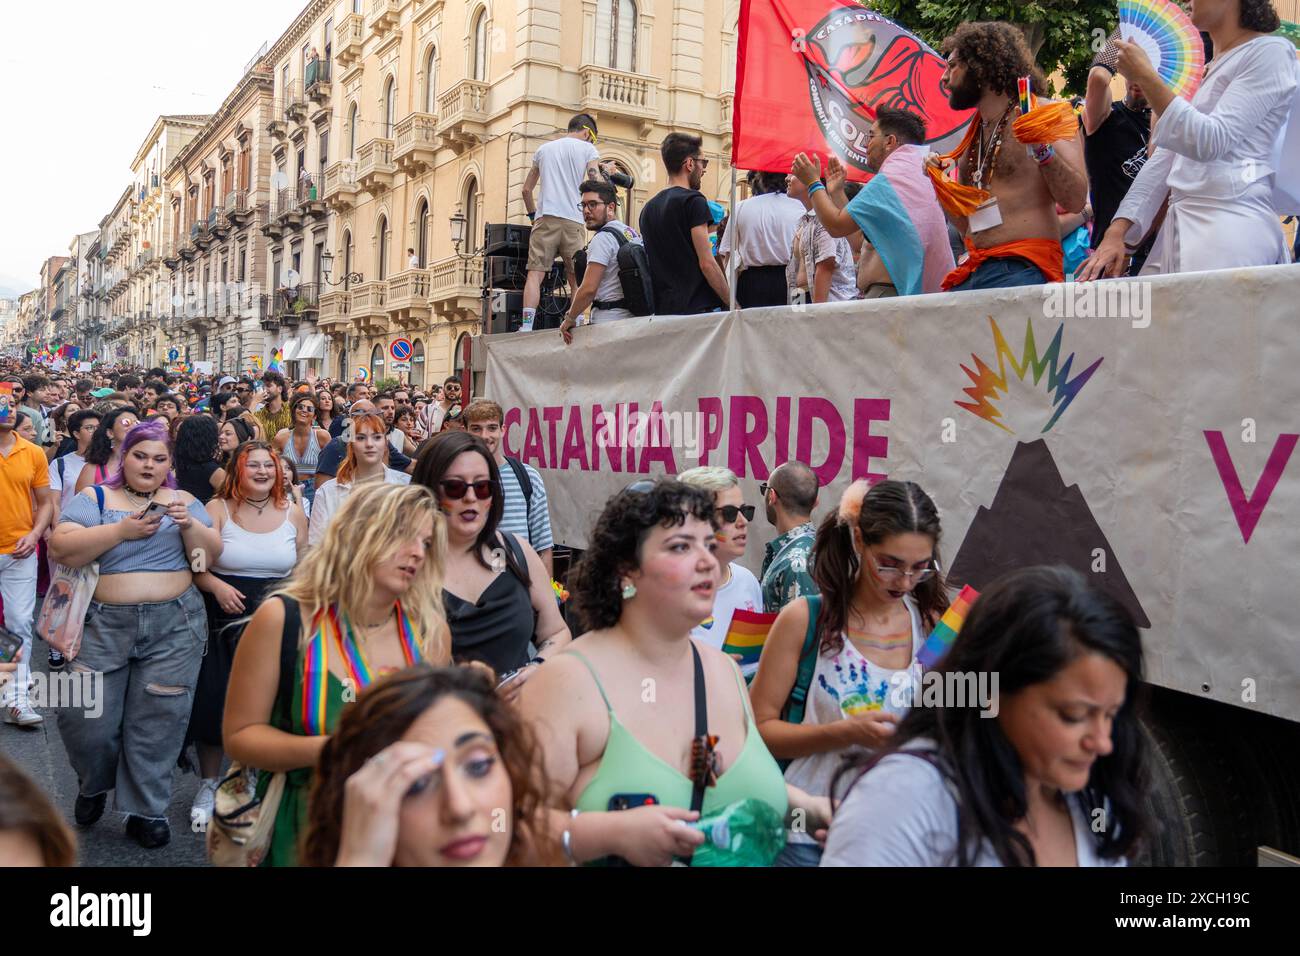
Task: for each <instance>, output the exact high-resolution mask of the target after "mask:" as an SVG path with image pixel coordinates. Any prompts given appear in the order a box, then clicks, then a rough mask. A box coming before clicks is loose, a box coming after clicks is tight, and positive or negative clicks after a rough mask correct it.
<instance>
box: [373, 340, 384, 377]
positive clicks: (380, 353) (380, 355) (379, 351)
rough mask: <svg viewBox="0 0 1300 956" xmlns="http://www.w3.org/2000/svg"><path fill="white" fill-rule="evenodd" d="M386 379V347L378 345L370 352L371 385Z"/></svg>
mask: <svg viewBox="0 0 1300 956" xmlns="http://www.w3.org/2000/svg"><path fill="white" fill-rule="evenodd" d="M383 377H384V347H383V346H382V345H376V346H375V347H374V348H373V349H372V350H371V352H370V384H371V385H373V384H375V382H378V381H379V380H380V379H381V378H383Z"/></svg>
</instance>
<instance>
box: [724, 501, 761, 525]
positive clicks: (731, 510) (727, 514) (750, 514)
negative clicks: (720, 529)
mask: <svg viewBox="0 0 1300 956" xmlns="http://www.w3.org/2000/svg"><path fill="white" fill-rule="evenodd" d="M717 511H718V516H719V517H721V518H722V523H723V524H731V523H733V522H734V521H735V520H736V516H737V515H744V516H745V520H746V521H753V520H754V506H753V505H723V506H722V507H721V508H718V509H717Z"/></svg>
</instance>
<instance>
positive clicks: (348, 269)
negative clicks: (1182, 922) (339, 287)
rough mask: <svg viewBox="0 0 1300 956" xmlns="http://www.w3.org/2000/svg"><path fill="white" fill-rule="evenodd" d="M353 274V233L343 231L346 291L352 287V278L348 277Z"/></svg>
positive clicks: (344, 284)
mask: <svg viewBox="0 0 1300 956" xmlns="http://www.w3.org/2000/svg"><path fill="white" fill-rule="evenodd" d="M351 274H352V233H350V232H345V233H343V290H344V291H345V292H346V291H347V290H348V289H351V288H352V280H350V279H349V278H348V276H350V275H351Z"/></svg>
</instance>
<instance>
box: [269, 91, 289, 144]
mask: <svg viewBox="0 0 1300 956" xmlns="http://www.w3.org/2000/svg"><path fill="white" fill-rule="evenodd" d="M285 102H287V101H285V100H276V101H275V105H274V106H273V107H272V110H271V122H269V123H267V124H266V131H267V132H268V133H270V134H271V137H272V139H276V140H279V141H280V142H284V141H285V139H287V138H288V136H289V124H288V123H286V122H285V121H284V113H285V112H287V111H286V110H285V109H284V107H282V106H281V104H282V103H285Z"/></svg>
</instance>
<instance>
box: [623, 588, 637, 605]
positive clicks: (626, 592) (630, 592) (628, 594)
mask: <svg viewBox="0 0 1300 956" xmlns="http://www.w3.org/2000/svg"><path fill="white" fill-rule="evenodd" d="M634 597H636V585H635V584H625V585H623V600H624V601H626V600H628V599H629V598H634Z"/></svg>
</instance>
